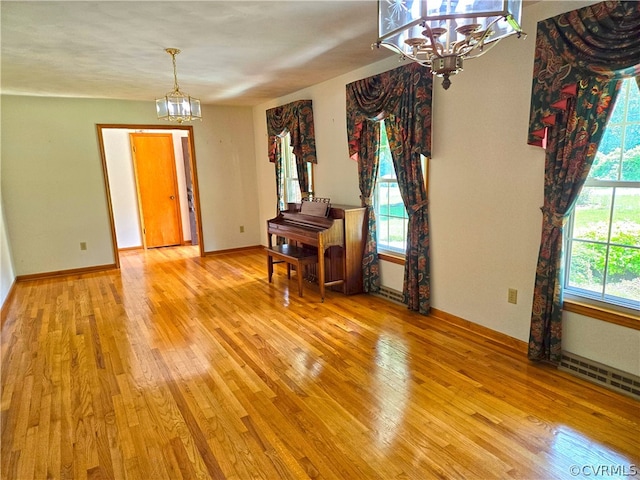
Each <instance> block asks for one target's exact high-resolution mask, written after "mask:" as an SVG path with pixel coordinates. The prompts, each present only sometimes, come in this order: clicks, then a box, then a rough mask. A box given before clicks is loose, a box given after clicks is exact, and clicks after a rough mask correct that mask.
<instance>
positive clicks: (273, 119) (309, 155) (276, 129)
mask: <svg viewBox="0 0 640 480" xmlns="http://www.w3.org/2000/svg"><path fill="white" fill-rule="evenodd" d="M266 115H267V135H268V137H269V161H270V162H272V163H275V164H276V189H277V197H278V205H280V200H281V198H282V194H283V192H281V185H282V182H281V180H280V175H281V171H282V154H281V151H280V138H281V137H282V136H284V135H286V134H287V132H289V133H290V135H291V146H292V147H293V153H294V155H295V156H296V169H297V171H298V183H299V185H300V192H301V193H302V195H303V196H306V194H308V193H309V175H308V174H307V168H306V164H307V163H318V160H317V158H316V137H315V127H314V124H313V106H312V102H311V100H298V101H296V102H291V103H288V104H286V105H281V106H279V107H275V108H271V109H269V110H267V112H266Z"/></svg>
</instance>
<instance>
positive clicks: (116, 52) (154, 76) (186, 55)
mask: <svg viewBox="0 0 640 480" xmlns="http://www.w3.org/2000/svg"><path fill="white" fill-rule="evenodd" d="M0 9H1V10H0V11H1V28H2V29H1V40H2V43H1V54H2V70H1V84H0V85H1V91H2V93H3V94H11V95H45V96H71V97H88V98H112V99H129V100H153V99H154V98H156V97H159V96H161V95H163V94H165V93H166V92H168V91H171V90H173V66H172V63H171V56H170V55H169V54H167V53H166V52H165V51H164V49H165V48H167V47H175V48H179V49H181V50H182V53H180V54H179V55H178V56H177V57H176V61H177V67H178V81H179V84H180V89H181V90H182V91H184V92H187V93H189V94H190V95H192V96H194V97H198V98H200V99H201V101H202V103H207V104H226V105H255V104H258V103H261V102H264V101H267V100H269V99H272V98H276V97H280V96H283V95H286V94H288V93H292V92H295V91H297V90H300V89H302V88H305V87H307V86H309V85H313V84H316V83H319V82H322V81H324V80H328V79H330V78H333V77H336V76H338V75H341V74H343V73H346V72H349V71H351V70H355V69H356V68H359V67H361V66H364V65H368V64H371V63H373V62H376V61H379V60H383V59H384V58H387V57H389V56H390V55H393V53H392V52H390V51H388V50H386V49H374V50H372V49H371V44H372V43H373V42H375V41H376V38H377V23H376V22H377V2H376V1H375V0H349V1H344V0H343V1H329V0H293V1H291V0H290V1H267V0H263V1H248V0H247V1H243V0H235V1H234V0H228V1H222V0H220V1H216V0H208V1H45V2H40V1H25V0H22V1H7V0H2V1H1V2H0Z"/></svg>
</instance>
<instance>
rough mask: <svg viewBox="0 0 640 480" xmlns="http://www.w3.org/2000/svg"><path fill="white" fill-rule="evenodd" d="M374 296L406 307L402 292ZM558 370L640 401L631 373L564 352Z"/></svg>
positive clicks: (639, 387)
mask: <svg viewBox="0 0 640 480" xmlns="http://www.w3.org/2000/svg"><path fill="white" fill-rule="evenodd" d="M374 295H376V296H378V297H382V298H385V299H387V300H391V301H392V302H395V303H400V304H403V305H404V302H403V301H402V292H399V291H398V290H394V289H392V288H389V287H385V286H381V287H380V291H379V292H377V293H374ZM558 370H562V371H564V372H567V373H570V374H572V375H575V376H576V377H580V378H582V379H583V380H588V381H590V382H592V383H595V384H596V385H601V386H603V387H606V388H608V389H610V390H613V391H615V392H618V393H622V394H624V395H628V396H630V397H632V398H634V399H636V400H640V377H638V376H636V375H632V374H631V373H628V372H623V371H622V370H618V369H616V368H613V367H610V366H608V365H603V364H601V363H598V362H595V361H593V360H590V359H588V358H584V357H580V356H578V355H576V354H574V353H571V352H562V360H561V362H560V365H559V366H558Z"/></svg>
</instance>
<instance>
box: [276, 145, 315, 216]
mask: <svg viewBox="0 0 640 480" xmlns="http://www.w3.org/2000/svg"><path fill="white" fill-rule="evenodd" d="M280 148H281V151H282V176H281V178H280V182H281V184H280V191H281V192H282V199H281V204H280V210H286V209H287V203H300V202H301V201H302V194H301V193H300V183H299V182H298V168H297V166H296V156H295V155H294V153H293V147H292V146H291V135H290V134H289V133H288V132H287V134H286V135H285V136H284V137H282V138H281V139H280ZM305 166H306V168H307V174H308V176H309V189H310V191H311V192H313V175H312V171H313V170H312V168H313V167H312V164H311V163H309V162H307V163H305Z"/></svg>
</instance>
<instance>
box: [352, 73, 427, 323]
mask: <svg viewBox="0 0 640 480" xmlns="http://www.w3.org/2000/svg"><path fill="white" fill-rule="evenodd" d="M346 90H347V92H346V94H347V136H348V141H349V155H350V156H351V158H353V159H354V160H356V161H358V163H359V164H360V165H359V175H361V176H363V177H364V178H361V179H360V193H361V198H362V203H363V206H366V207H367V209H368V211H369V213H371V212H372V211H373V209H372V207H371V195H372V192H373V186H374V185H375V177H374V178H371V176H373V175H374V174H377V168H378V167H377V163H378V161H377V159H376V157H375V155H376V153H375V152H376V151H377V150H378V147H377V145H375V144H374V143H373V142H374V140H373V139H372V137H373V136H374V135H375V131H374V130H373V128H372V127H371V125H370V124H371V123H378V122H379V121H380V120H382V119H385V124H386V125H387V135H388V138H389V147H390V149H391V154H392V157H393V162H394V166H395V169H396V176H397V178H398V185H399V187H400V192H401V194H402V198H403V201H404V204H405V207H406V209H407V213H408V216H409V227H408V232H407V250H406V259H405V276H404V286H403V295H404V299H405V302H406V303H407V306H408V307H409V308H410V309H411V310H416V311H419V312H420V313H422V314H427V313H429V309H430V271H429V268H430V266H429V222H428V210H427V193H426V189H425V185H424V181H423V176H422V165H421V155H424V156H426V157H429V156H431V95H432V76H431V74H430V72H429V70H427V69H425V68H424V67H422V66H420V65H418V64H417V63H411V64H408V65H406V66H402V67H399V68H396V69H394V70H391V71H389V72H384V73H381V74H379V75H374V76H372V77H368V78H365V79H362V80H358V81H356V82H353V83H350V84H348V85H347V89H346ZM378 137H379V136H378ZM375 141H377V140H375ZM371 218H373V221H375V217H370V220H371ZM363 268H364V282H365V284H369V285H376V284H379V280H377V279H376V278H375V276H376V275H378V265H377V251H376V238H375V229H373V230H371V229H370V230H369V237H368V239H367V249H366V251H365V256H364V259H363ZM374 288H375V287H374Z"/></svg>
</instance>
